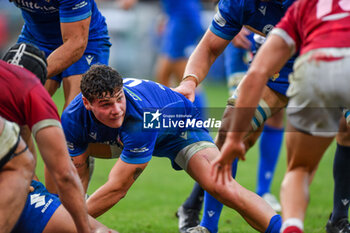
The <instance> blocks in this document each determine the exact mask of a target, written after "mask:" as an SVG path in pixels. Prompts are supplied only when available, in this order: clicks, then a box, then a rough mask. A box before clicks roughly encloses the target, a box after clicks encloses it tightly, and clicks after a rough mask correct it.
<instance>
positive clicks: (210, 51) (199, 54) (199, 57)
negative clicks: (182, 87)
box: [184, 31, 227, 83]
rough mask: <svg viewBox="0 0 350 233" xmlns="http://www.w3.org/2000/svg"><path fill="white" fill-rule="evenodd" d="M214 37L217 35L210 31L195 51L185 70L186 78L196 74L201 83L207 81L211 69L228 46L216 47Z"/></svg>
mask: <svg viewBox="0 0 350 233" xmlns="http://www.w3.org/2000/svg"><path fill="white" fill-rule="evenodd" d="M214 36H215V35H213V33H211V32H210V31H208V32H207V33H206V34H205V36H204V37H203V39H202V40H201V42H200V43H199V44H198V46H197V48H196V49H195V51H194V52H193V53H192V55H191V56H190V58H189V60H188V62H187V65H186V68H185V72H184V76H186V75H189V74H195V75H196V76H197V77H198V79H199V80H198V81H199V83H201V82H202V81H203V80H204V79H205V77H206V76H207V74H208V72H209V69H210V67H211V66H212V64H213V63H214V61H215V60H216V58H217V57H218V56H219V55H220V54H221V53H222V51H223V49H224V48H225V47H226V46H227V44H226V45H225V44H223V45H222V46H216V45H215V46H214V44H213V43H216V41H215V39H216V36H215V37H214ZM212 37H214V38H212Z"/></svg>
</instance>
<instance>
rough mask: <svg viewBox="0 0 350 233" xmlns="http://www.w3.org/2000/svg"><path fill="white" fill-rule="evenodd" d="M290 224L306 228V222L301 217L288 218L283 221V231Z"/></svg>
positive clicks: (302, 228)
mask: <svg viewBox="0 0 350 233" xmlns="http://www.w3.org/2000/svg"><path fill="white" fill-rule="evenodd" d="M289 226H296V227H298V228H299V229H300V230H302V231H303V230H304V223H303V221H301V220H300V219H299V218H288V219H287V220H286V221H284V222H283V224H282V227H281V231H280V232H281V233H282V232H283V231H284V230H285V229H286V228H287V227H289Z"/></svg>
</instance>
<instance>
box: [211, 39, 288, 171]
mask: <svg viewBox="0 0 350 233" xmlns="http://www.w3.org/2000/svg"><path fill="white" fill-rule="evenodd" d="M290 56H291V50H290V48H289V46H288V45H287V43H286V42H285V41H284V40H283V39H282V38H281V37H279V36H276V35H270V37H269V38H268V40H267V41H266V43H265V44H264V45H263V46H262V47H261V48H260V50H259V51H258V53H257V55H256V57H255V59H254V60H253V63H252V65H251V67H250V68H249V70H248V73H247V76H246V77H245V78H244V79H243V80H242V82H241V84H240V86H239V93H238V99H237V102H236V106H235V111H234V114H232V117H231V118H230V119H231V122H230V123H229V124H228V125H229V130H228V133H227V135H226V138H225V142H224V144H223V146H222V148H221V156H220V158H218V159H217V160H216V162H215V163H214V164H215V167H213V171H214V172H213V173H214V174H220V173H222V172H223V169H221V167H225V166H228V165H230V164H231V163H230V161H233V159H234V158H236V157H240V158H243V157H244V153H245V148H244V147H243V139H244V137H245V135H246V133H247V132H248V130H249V126H250V121H251V119H252V118H253V115H254V112H255V109H256V106H258V103H259V100H260V98H261V96H262V93H263V89H264V86H265V85H266V82H267V81H268V79H269V77H271V76H272V75H273V74H274V73H276V72H278V71H279V70H280V69H281V68H282V67H283V65H284V64H285V63H286V62H287V60H288V59H289V57H290ZM231 145H237V146H236V147H232V146H231Z"/></svg>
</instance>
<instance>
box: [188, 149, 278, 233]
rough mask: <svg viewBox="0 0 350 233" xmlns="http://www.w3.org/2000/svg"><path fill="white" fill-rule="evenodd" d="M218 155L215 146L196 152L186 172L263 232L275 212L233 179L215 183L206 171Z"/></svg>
mask: <svg viewBox="0 0 350 233" xmlns="http://www.w3.org/2000/svg"><path fill="white" fill-rule="evenodd" d="M219 155H220V152H219V150H218V149H217V148H206V149H203V150H201V151H199V152H197V153H196V154H195V155H194V156H193V157H192V158H191V159H190V160H189V163H188V167H187V172H188V173H189V174H190V175H191V176H192V177H193V178H194V179H195V180H196V181H197V182H198V183H199V184H200V186H201V187H203V188H204V189H205V190H207V191H208V192H209V193H210V194H211V195H212V196H213V197H215V198H216V199H217V200H219V201H220V202H221V203H223V204H225V205H227V206H229V207H231V208H233V209H235V210H237V211H238V212H239V213H240V214H241V215H242V217H243V218H244V219H245V220H246V221H247V222H248V223H249V224H250V225H251V226H252V227H253V228H255V229H256V230H258V231H260V232H265V230H266V229H267V227H268V226H269V222H270V220H271V218H272V217H273V216H274V215H276V212H275V211H274V210H273V209H272V208H271V207H270V206H269V205H268V204H267V203H266V202H265V201H264V200H263V199H262V198H261V197H259V196H258V195H257V194H255V193H253V192H251V191H249V190H247V189H245V188H244V187H242V186H241V185H240V184H238V183H237V182H236V181H235V180H233V179H232V180H231V181H230V182H229V183H226V184H225V185H219V184H218V183H215V182H214V179H213V177H212V176H211V175H210V172H208V171H210V169H211V167H210V164H211V162H212V161H213V160H214V159H215V158H216V157H217V156H219Z"/></svg>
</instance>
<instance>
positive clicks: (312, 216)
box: [38, 83, 335, 233]
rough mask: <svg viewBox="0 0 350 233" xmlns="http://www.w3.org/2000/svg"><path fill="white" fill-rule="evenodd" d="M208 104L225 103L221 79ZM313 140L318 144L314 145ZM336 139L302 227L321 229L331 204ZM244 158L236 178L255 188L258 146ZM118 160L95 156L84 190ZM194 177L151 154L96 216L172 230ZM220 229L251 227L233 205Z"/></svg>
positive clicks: (129, 232) (244, 231)
mask: <svg viewBox="0 0 350 233" xmlns="http://www.w3.org/2000/svg"><path fill="white" fill-rule="evenodd" d="M205 89H206V90H207V94H208V99H209V105H210V107H223V106H224V105H225V102H226V97H227V96H226V95H227V92H226V87H225V86H224V85H223V84H212V83H210V84H207V85H206V86H205ZM54 100H55V102H56V103H57V105H58V108H59V111H60V112H61V111H62V110H61V109H62V105H63V104H62V103H63V95H62V90H60V91H59V92H58V93H57V94H56V95H55V96H54ZM315 146H317V145H315ZM334 152H335V146H334V143H333V144H332V146H331V147H330V148H329V149H328V151H327V153H326V154H325V156H324V158H323V159H322V161H321V164H320V166H319V169H318V172H317V173H316V176H315V178H314V181H313V183H312V185H311V201H310V205H309V208H308V211H307V216H306V220H305V232H306V233H318V232H320V233H321V232H325V230H324V226H325V224H326V221H327V219H328V216H329V214H330V211H331V210H332V197H333V178H332V164H333V156H334ZM285 157H286V151H285V147H283V149H282V151H281V156H280V159H279V163H278V166H277V169H276V174H275V178H274V181H273V186H272V192H273V193H274V194H275V195H276V196H278V194H279V187H280V184H281V181H282V179H283V175H284V171H285V167H286V160H285ZM246 158H247V159H246V161H245V162H240V164H239V167H238V173H237V180H238V182H239V183H241V184H242V185H243V186H244V187H246V188H248V189H250V190H253V191H254V190H255V183H256V170H257V169H256V167H257V161H258V154H257V147H254V148H252V149H251V150H250V151H249V153H248V154H247V156H246ZM115 162H116V160H102V159H96V164H95V172H94V176H93V179H92V182H91V185H90V188H89V191H88V193H89V194H91V193H92V192H93V191H94V190H96V189H97V188H98V187H99V186H100V185H102V184H103V183H104V182H105V181H106V180H107V177H108V173H109V170H110V169H111V168H112V166H113V165H114V163H115ZM42 169H43V165H42V161H40V160H39V162H38V175H39V178H41V180H43V175H42V174H43V173H42ZM192 185H193V181H192V180H191V178H190V177H189V176H188V175H187V174H186V173H185V172H183V171H175V170H173V169H172V167H171V164H170V162H169V160H168V159H164V158H162V159H160V158H157V157H154V158H153V159H152V160H151V162H150V163H149V165H148V167H147V168H146V170H145V171H144V172H143V174H142V175H141V176H140V178H139V179H138V180H137V181H136V182H135V184H134V185H133V187H132V188H131V189H130V191H129V193H128V194H127V196H126V197H125V198H124V199H123V200H121V201H120V202H119V203H118V204H117V205H116V206H115V207H113V208H112V209H111V210H109V211H108V212H107V213H105V214H104V215H103V216H101V217H100V218H98V219H99V220H100V221H101V222H102V223H104V224H106V225H107V226H109V227H111V228H114V229H116V230H118V231H119V232H121V233H142V232H147V233H175V232H178V230H177V218H176V217H175V211H176V210H177V208H178V207H179V205H181V204H182V202H183V201H184V200H185V198H186V197H187V195H188V194H189V192H190V191H191V189H192ZM219 232H226V233H229V232H239V233H249V232H255V231H254V230H253V229H252V228H250V227H249V225H248V224H247V223H246V222H245V221H244V220H243V219H242V218H241V217H240V216H239V215H238V214H237V213H236V212H235V211H233V210H231V209H229V208H226V207H224V209H223V213H222V216H221V219H220V225H219Z"/></svg>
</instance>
